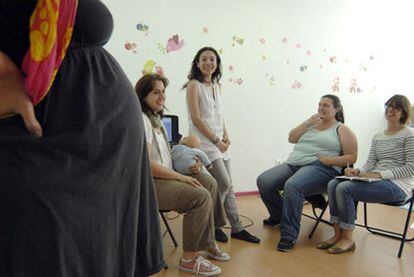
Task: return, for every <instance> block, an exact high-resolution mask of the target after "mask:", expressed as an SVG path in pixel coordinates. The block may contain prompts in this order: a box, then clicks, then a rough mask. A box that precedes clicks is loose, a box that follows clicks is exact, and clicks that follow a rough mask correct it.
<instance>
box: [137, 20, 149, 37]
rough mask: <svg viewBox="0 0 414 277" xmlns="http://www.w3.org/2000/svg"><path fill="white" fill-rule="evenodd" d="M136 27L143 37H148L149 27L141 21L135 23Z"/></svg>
mask: <svg viewBox="0 0 414 277" xmlns="http://www.w3.org/2000/svg"><path fill="white" fill-rule="evenodd" d="M136 27H137V30H138V31H140V32H143V33H144V34H145V35H148V29H149V26H148V25H147V24H144V23H143V22H142V21H140V22H139V23H137V26H136Z"/></svg>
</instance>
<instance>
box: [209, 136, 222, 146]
mask: <svg viewBox="0 0 414 277" xmlns="http://www.w3.org/2000/svg"><path fill="white" fill-rule="evenodd" d="M219 141H220V138H219V137H214V139H212V140H211V142H212V143H213V144H215V145H216V144H217V143H219Z"/></svg>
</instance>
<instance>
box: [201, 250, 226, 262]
mask: <svg viewBox="0 0 414 277" xmlns="http://www.w3.org/2000/svg"><path fill="white" fill-rule="evenodd" d="M204 254H205V255H207V257H208V258H211V259H213V260H216V261H221V262H226V261H228V260H230V255H229V254H227V253H226V252H224V251H223V250H220V249H218V248H216V251H215V252H214V253H212V252H210V251H208V250H204Z"/></svg>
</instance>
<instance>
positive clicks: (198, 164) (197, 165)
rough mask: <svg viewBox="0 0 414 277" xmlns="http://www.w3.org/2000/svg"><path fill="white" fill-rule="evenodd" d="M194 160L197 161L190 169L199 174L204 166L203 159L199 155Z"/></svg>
mask: <svg viewBox="0 0 414 277" xmlns="http://www.w3.org/2000/svg"><path fill="white" fill-rule="evenodd" d="M194 160H195V161H196V163H195V164H194V165H192V166H190V171H191V172H192V173H193V174H198V173H200V172H201V169H202V168H203V164H202V163H201V160H200V158H198V157H195V158H194Z"/></svg>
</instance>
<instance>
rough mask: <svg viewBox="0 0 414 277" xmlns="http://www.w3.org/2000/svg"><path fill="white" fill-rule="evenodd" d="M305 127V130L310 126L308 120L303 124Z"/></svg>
mask: <svg viewBox="0 0 414 277" xmlns="http://www.w3.org/2000/svg"><path fill="white" fill-rule="evenodd" d="M303 123H304V124H305V126H306V128H309V127H310V126H312V124H311V123H310V122H309V120H305V122H303Z"/></svg>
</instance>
